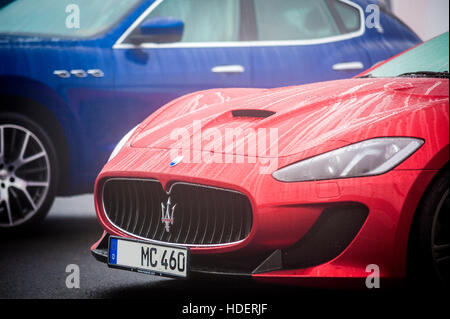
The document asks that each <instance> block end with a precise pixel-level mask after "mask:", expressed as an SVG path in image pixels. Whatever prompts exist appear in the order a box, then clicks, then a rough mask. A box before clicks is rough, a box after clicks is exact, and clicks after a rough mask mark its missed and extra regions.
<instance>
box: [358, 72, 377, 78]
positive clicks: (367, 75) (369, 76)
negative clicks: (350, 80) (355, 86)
mask: <svg viewBox="0 0 450 319" xmlns="http://www.w3.org/2000/svg"><path fill="white" fill-rule="evenodd" d="M373 77H374V76H373V75H372V74H370V73H369V74H366V75H362V76H358V77H357V79H369V78H373Z"/></svg>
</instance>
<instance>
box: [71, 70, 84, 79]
mask: <svg viewBox="0 0 450 319" xmlns="http://www.w3.org/2000/svg"><path fill="white" fill-rule="evenodd" d="M70 74H72V75H74V76H76V77H77V78H85V77H87V74H86V71H84V70H81V69H76V70H71V71H70Z"/></svg>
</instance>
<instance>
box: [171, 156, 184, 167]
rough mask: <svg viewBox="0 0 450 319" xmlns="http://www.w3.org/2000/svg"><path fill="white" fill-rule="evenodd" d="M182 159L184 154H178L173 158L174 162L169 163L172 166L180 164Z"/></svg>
mask: <svg viewBox="0 0 450 319" xmlns="http://www.w3.org/2000/svg"><path fill="white" fill-rule="evenodd" d="M182 160H183V155H181V156H177V157H175V158H174V159H173V161H172V162H170V164H169V165H170V167H173V166H175V165H177V164H179V163H180V162H181V161H182Z"/></svg>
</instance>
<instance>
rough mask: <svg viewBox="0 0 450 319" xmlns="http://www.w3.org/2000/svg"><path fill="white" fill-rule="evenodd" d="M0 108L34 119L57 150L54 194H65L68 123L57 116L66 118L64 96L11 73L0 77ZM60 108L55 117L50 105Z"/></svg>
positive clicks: (67, 162) (67, 169) (67, 180)
mask: <svg viewBox="0 0 450 319" xmlns="http://www.w3.org/2000/svg"><path fill="white" fill-rule="evenodd" d="M0 87H1V89H0V106H1V112H9V113H15V114H19V115H22V116H26V117H28V118H30V119H32V120H34V121H35V122H37V123H38V124H39V125H40V126H41V127H42V129H43V130H44V131H45V133H47V134H48V135H49V137H50V139H51V140H52V142H53V143H54V147H55V149H56V150H57V152H56V153H57V154H56V156H57V157H58V159H57V160H58V163H59V166H60V172H59V185H58V195H66V194H67V193H68V191H69V182H70V174H71V171H70V167H71V165H70V153H69V140H68V136H67V132H66V131H65V130H64V128H63V127H65V128H66V130H67V129H68V128H69V127H70V126H68V125H66V123H64V122H63V121H61V120H60V119H61V118H65V119H69V118H70V117H68V114H67V113H66V112H67V111H68V108H67V107H65V103H64V100H63V99H62V98H60V97H59V95H57V93H56V92H54V91H53V90H52V89H51V88H49V87H47V86H45V85H44V84H42V83H39V82H36V81H32V80H28V79H25V78H21V77H15V76H11V77H8V76H2V77H0ZM51 108H53V109H55V108H57V109H58V111H60V112H61V114H60V116H59V119H58V117H57V115H55V113H54V111H52V109H51Z"/></svg>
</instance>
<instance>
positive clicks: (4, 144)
mask: <svg viewBox="0 0 450 319" xmlns="http://www.w3.org/2000/svg"><path fill="white" fill-rule="evenodd" d="M50 179H51V170H50V161H49V156H48V152H47V150H46V149H45V147H44V146H43V144H42V142H41V141H40V140H39V139H38V138H37V137H36V135H35V134H33V132H31V131H30V130H29V129H27V128H25V127H23V126H19V125H13V124H1V125H0V227H3V228H5V227H14V226H18V225H20V224H23V223H24V222H26V221H27V220H29V219H30V218H32V217H33V216H34V215H35V214H36V213H37V212H38V211H39V208H40V207H41V206H42V203H43V202H44V200H45V198H46V196H47V193H48V190H49V186H50Z"/></svg>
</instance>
